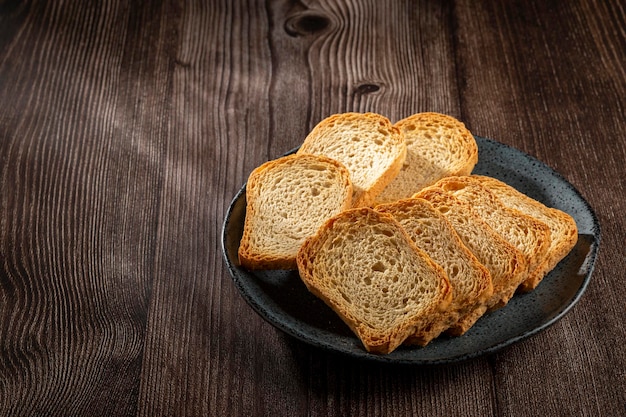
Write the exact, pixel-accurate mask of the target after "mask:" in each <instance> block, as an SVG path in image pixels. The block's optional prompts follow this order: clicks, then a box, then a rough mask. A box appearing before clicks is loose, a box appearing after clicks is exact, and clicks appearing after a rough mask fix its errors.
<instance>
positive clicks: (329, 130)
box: [298, 113, 406, 207]
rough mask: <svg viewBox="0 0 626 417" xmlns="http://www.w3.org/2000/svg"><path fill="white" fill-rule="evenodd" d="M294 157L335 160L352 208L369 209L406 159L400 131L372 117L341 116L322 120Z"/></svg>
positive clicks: (381, 119) (351, 114) (374, 116)
mask: <svg viewBox="0 0 626 417" xmlns="http://www.w3.org/2000/svg"><path fill="white" fill-rule="evenodd" d="M298 153H313V154H319V155H325V156H328V157H330V158H333V159H336V160H338V161H339V162H341V163H342V164H344V165H345V167H346V168H347V169H348V171H349V172H350V179H351V181H352V184H353V187H354V200H353V206H354V207H361V206H369V205H371V204H372V203H373V202H374V199H375V198H376V196H377V195H378V194H379V193H380V192H381V191H382V190H383V188H385V187H386V186H387V184H389V183H390V182H391V181H392V180H393V179H394V178H395V177H396V175H398V172H399V171H400V168H401V167H402V163H403V162H404V160H405V158H406V145H405V143H404V138H403V137H402V134H401V133H400V131H399V130H398V129H397V128H396V127H394V126H393V125H392V124H391V122H390V121H389V119H387V118H386V117H384V116H381V115H379V114H376V113H341V114H335V115H332V116H329V117H327V118H326V119H324V120H322V121H321V122H320V123H318V124H317V126H315V127H314V128H313V130H312V131H311V132H310V133H309V134H308V135H307V137H306V139H305V140H304V143H303V144H302V146H301V147H300V149H299V150H298Z"/></svg>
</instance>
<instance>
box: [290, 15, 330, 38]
mask: <svg viewBox="0 0 626 417" xmlns="http://www.w3.org/2000/svg"><path fill="white" fill-rule="evenodd" d="M328 26H330V19H329V18H328V17H326V16H324V15H321V14H318V13H313V12H304V13H298V14H296V15H294V16H291V17H289V18H288V19H287V20H286V21H285V32H287V34H288V35H289V36H295V37H297V36H308V35H314V34H316V33H319V32H323V31H324V30H325V29H326V28H327V27H328Z"/></svg>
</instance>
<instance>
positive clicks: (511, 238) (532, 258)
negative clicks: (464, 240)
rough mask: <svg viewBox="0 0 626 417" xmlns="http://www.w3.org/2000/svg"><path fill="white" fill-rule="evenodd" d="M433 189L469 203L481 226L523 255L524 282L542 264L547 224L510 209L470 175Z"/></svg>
mask: <svg viewBox="0 0 626 417" xmlns="http://www.w3.org/2000/svg"><path fill="white" fill-rule="evenodd" d="M435 186H436V187H441V188H442V189H443V190H445V191H446V192H450V193H452V194H453V195H454V196H455V197H457V198H459V199H460V200H463V201H465V202H467V203H469V204H471V205H472V207H473V208H474V210H475V211H476V212H477V213H478V214H479V216H480V217H481V218H482V219H483V220H484V221H485V223H487V224H488V225H489V226H491V228H492V229H494V230H495V231H496V232H498V233H500V235H502V237H504V238H505V239H506V240H507V241H508V242H509V243H511V244H512V245H513V246H515V247H516V248H517V249H519V250H520V251H521V252H522V253H523V254H524V256H525V257H526V263H527V265H528V277H527V278H526V281H527V280H528V279H531V278H530V277H531V276H533V274H534V273H536V271H537V268H539V266H540V265H541V264H542V263H543V262H545V260H546V259H547V255H548V249H549V248H550V228H549V227H548V225H547V224H545V223H544V222H542V221H539V220H537V219H536V218H533V217H531V216H529V215H527V214H524V213H522V212H520V211H518V210H513V209H510V208H509V207H507V206H506V205H504V204H503V203H502V202H501V201H500V200H499V199H498V198H497V197H496V196H495V195H494V194H493V193H492V192H491V191H489V190H488V189H487V188H485V187H484V186H483V185H482V184H481V183H480V181H478V180H477V179H475V178H472V177H470V176H464V177H449V178H444V179H442V180H440V181H438V182H437V183H436V184H435Z"/></svg>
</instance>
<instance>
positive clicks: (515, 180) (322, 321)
mask: <svg viewBox="0 0 626 417" xmlns="http://www.w3.org/2000/svg"><path fill="white" fill-rule="evenodd" d="M476 142H477V144H478V151H479V152H478V154H479V161H478V163H477V164H476V167H475V168H474V171H473V173H475V174H483V175H488V176H491V177H495V178H498V179H500V180H502V181H504V182H506V183H508V184H509V185H511V186H513V187H515V188H516V189H518V190H519V191H521V192H523V193H524V194H526V195H528V196H530V197H532V198H534V199H536V200H539V201H541V202H542V203H544V204H545V205H547V206H549V207H555V208H557V209H560V210H562V211H565V212H567V213H569V214H570V215H571V216H572V217H573V218H574V219H575V220H576V224H577V226H578V233H579V234H578V243H577V244H576V246H575V247H574V249H573V250H572V251H571V252H570V253H569V255H567V257H565V258H564V259H563V260H562V261H561V262H560V263H559V264H558V265H557V266H556V268H555V269H553V270H552V271H551V272H550V273H549V274H548V275H547V276H546V277H545V278H544V279H543V281H542V282H541V283H540V284H539V286H538V287H537V288H536V289H535V290H533V291H531V292H529V293H527V294H517V295H515V296H514V297H513V298H512V299H511V301H509V303H508V304H507V305H506V306H505V307H504V308H501V309H499V310H496V311H494V312H491V313H488V314H486V315H484V316H483V317H481V318H480V319H479V320H478V321H477V322H476V324H475V325H474V326H473V327H472V328H471V329H470V330H469V331H468V332H467V333H465V334H464V335H463V336H460V337H445V336H442V337H439V338H437V339H435V340H433V341H432V342H431V343H430V344H428V345H427V346H426V347H414V346H411V347H409V346H401V347H399V348H398V349H396V350H395V351H393V352H391V353H390V354H388V355H375V354H371V353H368V352H367V351H366V350H365V349H364V348H363V345H362V344H361V342H360V340H359V339H357V337H356V336H355V335H354V334H353V333H352V332H351V331H350V329H349V328H348V326H347V325H346V324H344V323H343V322H342V321H341V319H339V317H338V316H337V315H335V313H334V312H333V311H332V310H331V309H330V308H329V307H327V306H326V304H324V303H323V302H322V301H321V300H319V299H318V298H316V297H315V296H313V295H312V294H311V293H309V292H308V290H307V289H306V287H305V286H304V284H303V283H302V281H301V280H300V277H299V276H298V272H297V271H254V272H251V271H247V270H246V269H244V268H242V267H241V266H240V265H239V262H238V260H237V250H238V248H239V241H240V240H241V235H242V231H243V224H244V219H245V214H246V199H245V185H244V186H243V187H242V188H241V190H239V192H238V193H237V195H236V196H235V198H234V199H233V201H232V203H231V205H230V208H229V210H228V213H227V215H226V219H225V221H224V227H223V231H222V250H223V251H224V258H225V260H226V264H227V265H228V269H229V270H230V273H231V275H232V277H233V281H234V283H235V285H236V286H237V288H238V290H239V291H240V293H241V295H242V296H243V298H244V299H245V300H246V301H247V302H248V304H249V305H250V306H252V308H253V309H254V310H255V311H256V312H257V313H258V314H260V315H261V317H263V318H264V319H265V320H267V321H268V322H269V323H271V324H272V325H274V326H275V327H277V328H279V329H281V330H283V331H285V332H286V333H288V334H290V335H292V336H294V337H296V338H298V339H300V340H302V341H304V342H306V343H309V344H311V345H314V346H317V347H320V348H324V349H329V350H331V351H335V352H340V353H343V354H347V355H350V356H352V357H356V358H362V359H369V360H374V361H379V362H390V363H391V362H393V363H405V364H417V365H433V364H444V363H452V362H458V361H462V360H466V359H469V358H473V357H477V356H480V355H484V354H487V353H492V352H495V351H497V350H499V349H502V348H504V347H506V346H509V345H511V344H512V343H516V342H519V341H520V340H522V339H525V338H527V337H529V336H530V335H533V334H535V333H537V332H539V331H541V330H543V329H545V328H546V327H548V326H550V325H551V324H553V323H555V322H556V321H557V320H559V319H560V318H561V317H563V315H565V314H566V313H567V312H568V311H569V310H570V309H571V308H572V306H573V305H574V304H576V302H577V301H578V300H579V299H580V297H581V296H582V294H583V292H584V291H585V289H586V287H587V284H588V283H589V279H590V277H591V274H592V272H593V268H594V264H595V260H596V254H597V251H598V247H599V244H600V227H599V224H598V220H597V218H596V216H595V214H594V212H593V210H592V209H591V207H590V206H589V204H588V203H587V202H586V201H585V200H584V199H583V197H582V196H581V195H580V193H579V192H578V191H577V190H576V189H575V188H574V187H573V186H572V185H571V184H570V183H568V182H567V181H566V180H565V179H564V178H563V177H562V176H561V175H560V174H558V173H557V172H555V171H554V170H552V169H551V168H549V167H548V166H546V165H545V164H543V163H541V162H540V161H538V160H537V159H535V158H533V157H531V156H529V155H527V154H525V153H523V152H521V151H519V150H517V149H514V148H511V147H509V146H506V145H504V144H501V143H499V142H495V141H493V140H490V139H486V138H481V137H476Z"/></svg>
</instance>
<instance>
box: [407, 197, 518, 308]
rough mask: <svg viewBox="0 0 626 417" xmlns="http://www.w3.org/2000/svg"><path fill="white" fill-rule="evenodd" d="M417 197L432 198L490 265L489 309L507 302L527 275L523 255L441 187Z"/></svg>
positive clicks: (484, 263)
mask: <svg viewBox="0 0 626 417" xmlns="http://www.w3.org/2000/svg"><path fill="white" fill-rule="evenodd" d="M415 197H418V198H423V199H425V200H427V201H429V202H430V203H431V204H432V205H433V207H434V208H435V209H437V210H438V211H439V212H440V213H442V214H443V215H444V216H445V218H446V219H447V220H448V221H449V222H450V224H451V225H452V227H453V228H454V230H455V231H456V233H457V234H458V236H459V237H460V238H461V241H462V242H463V244H464V245H465V246H466V247H467V248H468V249H469V250H470V251H471V252H472V253H473V254H474V256H476V258H477V259H478V261H479V262H480V263H481V264H483V265H484V266H485V268H487V270H488V271H489V273H490V274H491V281H492V283H493V295H492V296H491V298H490V299H489V300H488V301H487V307H488V310H489V311H491V310H495V309H497V308H500V307H503V306H505V305H506V304H507V303H508V301H509V300H510V299H511V297H513V295H514V294H515V290H516V289H517V287H518V286H519V285H520V284H521V283H522V282H523V281H524V280H525V279H526V277H527V264H526V260H525V257H524V255H523V254H522V252H520V251H519V250H518V249H517V248H515V247H514V246H513V245H511V244H510V243H509V242H507V241H506V240H505V239H504V238H503V237H502V236H500V234H499V233H497V232H496V231H495V230H493V229H492V228H491V227H490V226H489V225H488V224H487V223H485V222H484V221H483V220H482V219H481V217H480V216H479V215H478V214H477V213H476V212H475V211H474V209H473V208H472V206H471V205H470V204H468V203H466V202H464V201H462V200H460V199H458V198H456V197H455V196H454V195H452V194H450V193H448V192H446V191H444V190H442V189H441V188H439V187H435V186H430V187H427V188H425V189H423V190H422V191H420V192H419V193H417V194H415Z"/></svg>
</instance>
